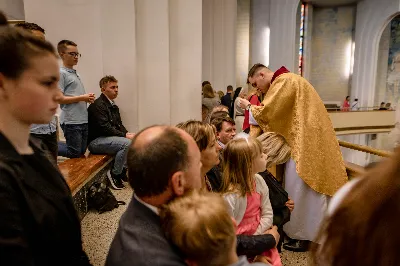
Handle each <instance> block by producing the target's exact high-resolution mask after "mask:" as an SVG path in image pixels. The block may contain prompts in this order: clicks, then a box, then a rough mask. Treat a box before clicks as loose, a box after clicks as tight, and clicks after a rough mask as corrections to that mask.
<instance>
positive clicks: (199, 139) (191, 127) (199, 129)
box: [176, 120, 216, 151]
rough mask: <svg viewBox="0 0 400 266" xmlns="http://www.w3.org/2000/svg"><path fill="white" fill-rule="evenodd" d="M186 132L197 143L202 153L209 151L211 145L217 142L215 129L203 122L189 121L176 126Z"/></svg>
mask: <svg viewBox="0 0 400 266" xmlns="http://www.w3.org/2000/svg"><path fill="white" fill-rule="evenodd" d="M176 127H177V128H180V129H182V130H184V131H186V132H187V133H188V134H189V135H190V136H192V137H193V139H194V141H196V144H197V147H199V150H200V151H203V150H205V149H207V147H208V146H209V145H211V144H212V143H213V142H215V141H216V139H215V127H213V126H212V125H210V124H206V123H204V122H201V121H196V120H189V121H186V122H182V123H179V124H177V125H176Z"/></svg>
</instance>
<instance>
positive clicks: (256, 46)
mask: <svg viewBox="0 0 400 266" xmlns="http://www.w3.org/2000/svg"><path fill="white" fill-rule="evenodd" d="M270 2H271V1H270V0H251V15H250V64H249V66H250V67H251V66H253V65H254V64H256V63H261V64H264V65H266V66H268V65H269V54H270V53H269V50H270V35H271V28H270V15H269V13H270V5H271V3H270Z"/></svg>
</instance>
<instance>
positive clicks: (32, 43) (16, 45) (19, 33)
mask: <svg viewBox="0 0 400 266" xmlns="http://www.w3.org/2000/svg"><path fill="white" fill-rule="evenodd" d="M45 54H53V55H54V56H56V55H55V50H54V47H53V45H51V43H49V42H47V41H45V40H42V39H39V38H37V37H35V36H34V35H32V34H31V33H30V32H28V31H25V30H22V29H19V28H13V27H10V26H8V24H7V20H6V18H5V16H4V14H2V13H1V12H0V73H2V74H3V75H4V76H6V77H8V78H11V79H17V78H19V76H20V75H21V74H22V73H23V72H24V71H25V70H26V69H28V68H29V67H30V63H31V61H30V60H31V59H32V58H33V57H36V56H43V55H45Z"/></svg>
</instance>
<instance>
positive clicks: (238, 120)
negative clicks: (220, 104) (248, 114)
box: [233, 87, 247, 133]
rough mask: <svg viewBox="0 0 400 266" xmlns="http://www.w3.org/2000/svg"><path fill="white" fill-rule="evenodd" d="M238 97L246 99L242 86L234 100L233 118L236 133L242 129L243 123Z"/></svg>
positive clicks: (242, 110)
mask: <svg viewBox="0 0 400 266" xmlns="http://www.w3.org/2000/svg"><path fill="white" fill-rule="evenodd" d="M240 98H243V99H246V98H247V89H245V88H244V87H242V88H241V89H240V93H239V97H237V98H236V99H235V100H234V103H233V106H234V114H235V116H234V120H235V124H236V133H240V132H242V131H243V123H244V111H245V110H244V109H242V108H241V107H240Z"/></svg>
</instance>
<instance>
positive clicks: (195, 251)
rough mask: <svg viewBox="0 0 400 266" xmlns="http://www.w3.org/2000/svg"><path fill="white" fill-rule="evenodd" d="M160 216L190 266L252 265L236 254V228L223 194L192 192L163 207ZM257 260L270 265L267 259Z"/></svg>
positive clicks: (165, 229)
mask: <svg viewBox="0 0 400 266" xmlns="http://www.w3.org/2000/svg"><path fill="white" fill-rule="evenodd" d="M160 217H161V223H162V227H163V229H164V231H165V234H166V236H167V238H168V239H169V240H170V241H171V242H172V243H173V244H174V245H176V246H177V247H178V248H179V249H180V250H181V252H182V253H183V256H184V257H185V258H186V263H187V264H188V265H189V266H195V265H196V266H203V265H214V266H216V265H221V266H222V265H224V266H225V265H226V266H228V265H229V266H245V265H250V263H249V262H248V261H247V259H246V257H245V256H242V257H240V258H239V257H238V256H237V254H236V234H235V225H234V222H233V220H232V218H231V217H230V215H229V213H228V210H227V205H226V202H225V201H224V199H223V198H222V197H221V196H220V195H218V194H215V193H209V192H203V191H202V192H199V191H192V192H189V193H188V194H186V195H185V196H183V197H177V198H176V199H175V200H174V201H172V202H171V203H169V204H168V205H166V206H165V207H164V208H162V209H161V211H160ZM257 261H262V262H264V263H267V259H266V258H265V257H258V258H257ZM264 263H253V264H252V265H258V266H261V265H263V266H265V264H264Z"/></svg>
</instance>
